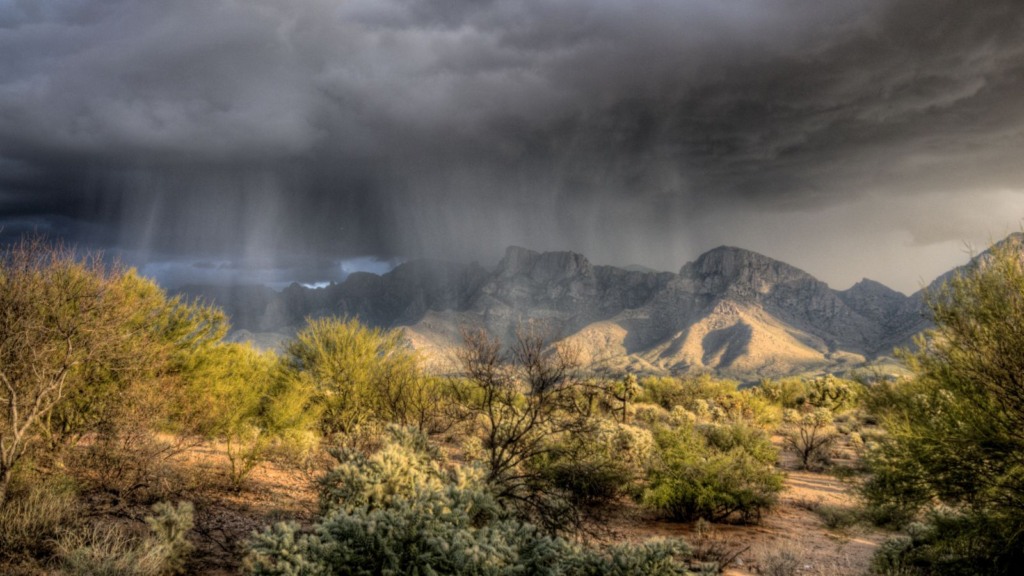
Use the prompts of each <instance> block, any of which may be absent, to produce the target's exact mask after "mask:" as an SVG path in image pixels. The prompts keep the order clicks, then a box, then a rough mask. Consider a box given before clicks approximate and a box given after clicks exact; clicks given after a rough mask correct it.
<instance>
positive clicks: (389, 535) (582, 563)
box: [245, 429, 686, 575]
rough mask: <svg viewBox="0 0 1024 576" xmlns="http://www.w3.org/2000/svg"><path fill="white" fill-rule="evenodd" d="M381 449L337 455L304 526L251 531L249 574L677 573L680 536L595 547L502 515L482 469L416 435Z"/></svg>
mask: <svg viewBox="0 0 1024 576" xmlns="http://www.w3.org/2000/svg"><path fill="white" fill-rule="evenodd" d="M388 434H389V440H388V441H387V442H385V443H384V445H383V446H382V447H381V450H380V453H379V454H380V455H379V456H378V455H377V454H369V455H363V456H362V457H359V456H356V455H350V456H349V457H346V458H342V459H340V460H343V461H342V462H341V464H340V466H339V467H338V468H337V469H336V473H334V474H333V475H332V479H331V481H329V482H327V483H326V484H327V485H329V486H330V488H329V489H328V490H326V491H325V492H324V494H325V496H326V501H325V502H324V503H323V506H322V509H323V510H324V513H323V515H322V516H321V518H320V519H319V521H318V522H317V523H316V525H315V526H314V527H313V528H312V529H311V530H305V531H303V530H301V529H300V528H298V526H297V525H295V524H288V523H284V524H278V525H275V526H274V527H271V528H268V529H266V530H264V531H263V532H261V533H260V534H258V535H256V536H255V538H254V539H253V541H252V542H251V544H250V549H249V553H248V555H247V557H246V559H245V567H246V570H247V572H249V573H250V574H257V575H284V574H306V575H313V574H317V575H330V574H353V575H355V574H359V575H362V574H365V575H373V574H452V575H461V574H487V575H491V574H493V575H505V574H509V575H512V574H551V575H557V574H622V575H627V574H666V575H667V574H683V573H685V570H684V565H683V564H682V560H683V559H684V558H685V556H686V548H685V546H684V545H682V544H681V543H662V544H649V545H642V546H632V547H625V546H618V547H612V548H610V549H609V550H605V551H601V552H598V551H594V550H590V549H587V548H583V547H581V546H579V545H577V544H572V543H570V542H568V541H566V540H563V539H561V538H559V537H556V536H551V535H548V534H546V533H545V532H544V531H542V530H540V529H538V528H537V527H535V526H533V525H531V524H529V523H527V522H524V521H522V520H520V519H518V518H517V517H515V516H514V515H510V514H509V513H508V512H507V511H506V510H505V509H504V508H503V507H502V506H501V505H500V504H499V503H498V501H497V500H496V499H495V498H494V496H493V495H492V494H491V493H490V491H489V489H488V485H487V484H486V482H484V478H483V475H482V474H479V473H473V472H472V471H467V470H463V469H461V468H459V467H458V466H455V465H451V464H447V463H445V462H444V461H443V459H441V458H440V454H439V453H438V452H436V451H435V450H434V449H433V448H431V447H430V445H429V444H428V443H427V441H426V439H425V438H424V437H423V436H422V435H417V434H416V433H409V432H403V431H400V430H396V429H392V430H391V431H389V433H388Z"/></svg>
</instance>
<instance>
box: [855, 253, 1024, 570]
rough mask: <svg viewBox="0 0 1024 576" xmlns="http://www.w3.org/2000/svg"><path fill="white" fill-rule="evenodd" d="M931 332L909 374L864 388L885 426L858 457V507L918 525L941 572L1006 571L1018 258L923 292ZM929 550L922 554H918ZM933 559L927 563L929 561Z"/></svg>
mask: <svg viewBox="0 0 1024 576" xmlns="http://www.w3.org/2000/svg"><path fill="white" fill-rule="evenodd" d="M927 301H928V304H929V307H930V309H931V312H932V315H933V317H934V320H935V324H936V329H935V331H934V332H932V333H929V334H927V335H926V336H925V337H923V338H922V339H920V340H919V341H918V343H919V349H918V351H917V352H915V353H905V354H904V355H903V357H904V359H905V360H907V361H908V363H909V366H910V367H911V368H912V369H913V370H914V372H915V374H916V376H915V378H913V379H911V380H906V381H901V382H896V383H891V384H879V385H875V386H874V387H872V390H871V393H870V396H871V398H869V399H868V402H867V405H868V406H869V407H870V408H872V409H873V410H874V411H875V413H876V414H879V415H880V418H881V421H882V422H883V425H884V426H885V428H886V431H887V435H886V436H885V437H883V438H881V439H880V442H879V446H878V448H876V449H874V450H869V451H868V452H867V459H868V462H869V464H870V467H871V470H872V473H873V475H872V477H871V478H870V479H869V480H868V481H867V482H866V483H865V485H864V495H865V496H866V499H867V501H868V504H869V506H870V507H871V508H872V509H874V510H876V511H883V512H885V513H886V515H888V516H891V517H894V518H895V519H899V520H904V521H905V520H907V519H913V518H926V519H928V521H929V522H930V523H931V524H932V525H933V528H934V530H933V531H932V532H931V533H930V534H931V542H930V543H928V544H925V545H923V546H915V547H914V550H915V554H916V553H917V552H916V550H922V551H929V550H930V551H936V552H941V556H940V557H938V558H940V559H942V564H941V566H943V567H942V570H944V571H949V572H951V573H955V571H956V570H958V568H956V567H957V566H959V565H964V566H971V565H974V566H976V567H977V568H976V573H991V574H999V573H1010V572H1013V570H1014V569H1015V568H1016V567H1017V566H1020V565H1021V564H1022V563H1024V508H1022V507H1021V505H1020V503H1021V502H1022V501H1024V474H1022V470H1024V437H1022V435H1021V434H1020V430H1021V425H1022V423H1024V384H1022V383H1024V355H1022V354H1021V350H1022V349H1024V331H1022V330H1021V326H1022V324H1024V261H1022V255H1021V245H1020V239H1019V237H1017V238H1016V239H1015V240H1013V241H1011V242H1007V243H1005V244H1004V245H1000V246H995V247H993V248H992V249H991V250H990V251H989V252H988V253H987V254H985V255H983V257H979V258H978V259H976V260H975V262H974V264H973V266H972V268H971V269H969V270H968V271H967V272H965V273H963V274H959V275H957V276H955V277H954V278H953V279H951V280H950V281H949V282H947V283H946V284H945V285H944V287H943V288H941V289H940V290H938V291H936V292H933V293H929V294H928V296H927ZM929 554H930V553H929ZM932 556H934V555H932Z"/></svg>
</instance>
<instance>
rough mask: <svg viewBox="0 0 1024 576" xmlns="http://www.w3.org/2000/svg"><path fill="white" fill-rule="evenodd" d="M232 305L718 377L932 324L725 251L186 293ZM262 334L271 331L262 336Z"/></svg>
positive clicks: (870, 296)
mask: <svg viewBox="0 0 1024 576" xmlns="http://www.w3.org/2000/svg"><path fill="white" fill-rule="evenodd" d="M183 292H185V293H186V294H188V295H198V296H202V297H203V298H204V299H206V300H207V301H212V302H214V303H216V304H218V305H221V306H222V307H224V309H225V311H226V312H227V313H228V314H229V315H230V316H231V318H232V321H233V324H234V327H235V328H236V329H238V330H239V331H244V332H240V333H241V334H243V335H244V334H251V335H252V336H253V338H254V339H257V340H261V341H273V339H272V338H268V337H266V336H265V334H266V333H279V334H290V333H294V331H295V330H297V329H299V328H300V327H301V326H302V324H303V323H304V320H305V318H307V317H317V316H323V315H338V316H355V317H358V318H360V319H361V320H362V321H363V322H366V323H368V324H371V325H374V326H381V327H387V328H392V327H399V326H400V327H404V328H405V330H406V334H407V336H408V338H409V340H410V342H412V344H413V345H414V346H416V347H417V348H419V349H420V350H422V351H423V352H424V354H425V355H427V356H433V355H436V354H441V353H442V351H443V350H444V349H445V348H446V347H449V346H452V345H455V344H456V343H457V341H458V334H459V330H460V329H461V328H462V327H466V326H475V327H481V328H484V329H486V330H488V331H490V332H491V333H493V334H495V335H496V336H499V337H502V338H511V337H512V336H513V335H514V333H515V331H516V330H517V329H518V328H520V327H522V326H529V327H530V328H531V329H535V330H539V331H541V332H542V333H544V334H545V335H547V336H549V337H552V338H554V339H565V340H569V341H572V342H574V343H575V344H577V345H578V346H579V347H580V349H581V351H582V352H583V354H584V357H585V358H586V359H588V360H590V361H593V362H600V363H602V364H605V365H607V366H610V367H612V368H618V369H632V370H638V371H647V372H661V373H679V372H692V371H707V370H711V371H716V372H718V373H721V374H725V375H730V376H735V377H740V378H744V379H753V378H757V377H762V376H779V375H785V374H793V373H799V372H804V371H816V370H835V369H842V368H849V367H851V366H854V365H857V364H858V363H863V362H865V361H867V360H870V359H872V358H874V357H878V356H885V355H887V354H889V353H890V351H891V350H892V347H893V346H894V345H905V344H907V343H908V342H909V341H910V339H911V337H912V336H913V335H914V334H916V333H917V332H919V331H920V330H922V329H924V328H926V327H927V326H928V320H927V317H926V314H925V307H924V304H923V297H922V295H921V293H917V294H914V295H912V296H904V295H903V294H901V293H899V292H896V291H894V290H891V289H889V288H887V287H885V286H883V285H882V284H879V283H877V282H873V281H871V280H867V279H865V280H863V281H861V282H859V283H857V284H856V285H854V286H853V287H851V288H850V289H848V290H844V291H841V292H840V291H835V290H832V289H831V288H829V287H828V286H827V285H826V284H825V283H824V282H821V281H820V280H817V279H816V278H814V277H813V276H811V275H810V274H807V273H806V272H804V271H802V270H799V269H797V268H794V267H793V266H790V265H788V264H786V263H784V262H780V261H778V260H773V259H771V258H768V257H767V256H763V255H761V254H757V253H755V252H751V251H749V250H743V249H739V248H731V247H720V248H716V249H714V250H711V251H709V252H707V253H705V254H703V255H702V256H700V257H699V258H698V259H697V260H695V261H694V262H691V263H688V264H686V265H684V266H683V267H682V268H681V269H680V271H679V273H678V274H675V273H671V272H655V271H648V270H635V269H634V270H627V269H622V268H616V267H612V266H596V265H593V264H591V263H590V262H589V261H588V260H587V259H586V258H585V257H584V256H582V255H580V254H576V253H572V252H545V253H539V252H534V251H532V250H527V249H525V248H519V247H510V248H508V250H507V251H506V253H505V256H504V258H502V260H501V261H500V262H498V264H497V266H496V267H495V268H494V269H492V270H487V269H485V268H483V267H482V266H480V265H478V264H459V263H451V262H442V261H430V260H421V261H414V262H409V263H406V264H403V265H401V266H398V267H397V268H395V269H394V270H392V271H391V272H389V273H387V274H384V275H381V276H378V275H375V274H368V273H356V274H352V275H351V276H349V278H348V279H347V280H346V281H345V282H343V283H341V284H333V285H331V286H328V287H326V288H322V289H309V288H305V287H302V286H299V285H292V286H290V287H288V288H287V289H285V290H284V291H282V292H275V291H273V290H269V289H267V288H263V287H231V288H211V287H196V286H193V287H187V288H185V289H183ZM261 334H263V336H261Z"/></svg>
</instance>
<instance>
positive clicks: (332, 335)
mask: <svg viewBox="0 0 1024 576" xmlns="http://www.w3.org/2000/svg"><path fill="white" fill-rule="evenodd" d="M282 366H283V375H284V377H285V378H287V379H290V380H291V381H293V382H294V383H295V385H296V386H298V387H299V388H303V389H308V390H309V391H310V392H311V394H312V399H313V407H315V408H316V409H317V410H318V411H319V413H320V425H321V428H322V431H323V433H324V434H326V435H330V434H335V433H348V432H351V431H353V430H355V429H356V428H358V427H359V426H360V425H362V424H364V423H366V422H367V421H369V420H380V421H385V422H396V423H399V424H402V425H416V426H419V427H422V428H424V429H428V428H430V427H431V426H434V425H436V423H437V421H438V418H439V417H440V413H439V412H438V411H439V410H441V409H442V408H444V406H445V403H444V402H442V400H444V399H445V396H444V390H445V388H444V386H443V383H442V382H440V381H437V380H433V379H426V378H424V376H423V375H422V374H421V372H420V369H419V365H418V360H417V357H416V355H415V352H414V351H413V350H412V349H411V348H410V347H409V346H407V345H406V343H405V342H404V341H403V335H402V332H401V331H400V330H382V329H379V328H370V327H368V326H364V325H362V324H360V323H359V321H357V320H355V319H349V320H340V319H337V318H316V319H309V320H308V322H307V325H306V328H305V329H303V330H302V331H300V332H299V333H298V334H297V335H296V336H295V339H294V340H293V341H292V342H290V343H289V344H288V346H287V347H286V349H285V353H284V358H283V364H282Z"/></svg>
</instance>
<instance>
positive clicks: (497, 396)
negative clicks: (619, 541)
mask: <svg viewBox="0 0 1024 576" xmlns="http://www.w3.org/2000/svg"><path fill="white" fill-rule="evenodd" d="M463 340H464V342H465V345H464V346H463V348H462V349H461V351H460V355H461V357H460V360H461V362H462V366H463V370H464V377H465V379H466V380H467V381H468V382H469V383H470V386H469V387H468V388H463V389H462V390H463V391H464V392H469V393H468V394H466V395H465V397H464V398H463V399H462V401H463V404H464V405H465V406H466V407H467V408H468V409H469V411H470V412H471V413H472V414H474V415H475V417H476V421H477V422H479V423H481V424H482V430H481V436H482V446H483V450H484V453H485V456H484V461H485V464H486V469H487V473H486V482H487V483H488V485H490V486H491V488H492V490H493V491H494V493H495V495H496V496H497V498H498V500H499V501H500V502H501V503H502V504H503V505H505V506H508V507H511V508H513V509H515V510H517V511H518V512H519V513H521V514H522V515H523V516H525V517H527V518H530V519H531V520H533V521H535V522H537V523H539V524H541V525H542V526H543V527H544V528H547V529H549V530H558V529H563V528H570V529H572V528H576V527H578V525H579V521H580V520H581V518H580V516H579V510H577V509H575V508H574V507H573V506H572V505H571V502H570V499H569V498H568V497H567V496H568V495H567V494H565V493H564V492H563V491H561V490H560V489H559V488H558V487H557V486H556V485H554V484H552V483H551V482H549V478H548V477H547V475H546V474H545V472H544V471H543V470H540V469H538V468H537V464H538V463H542V462H544V461H547V460H548V457H550V456H552V455H553V454H554V452H555V451H557V450H558V447H559V442H564V441H565V440H568V439H569V438H570V437H572V436H574V435H580V434H586V433H587V431H588V427H589V426H590V424H592V422H591V421H590V419H589V417H588V413H587V411H586V410H583V409H581V407H580V406H579V404H578V401H579V398H580V394H579V392H580V390H581V388H583V387H584V386H585V384H586V383H585V381H584V379H583V378H582V374H581V373H580V366H579V362H578V359H577V353H576V351H575V350H574V349H572V348H570V347H566V346H548V345H547V341H546V340H545V339H544V338H543V337H541V336H538V335H537V334H533V333H530V332H528V331H526V330H525V329H521V330H520V331H519V332H518V333H517V335H516V338H515V340H514V341H513V343H512V345H511V346H509V347H508V348H505V347H504V346H502V343H501V342H500V341H499V340H498V339H496V338H494V337H493V336H490V335H489V334H487V333H486V332H484V331H482V330H477V331H472V330H465V331H464V333H463Z"/></svg>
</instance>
